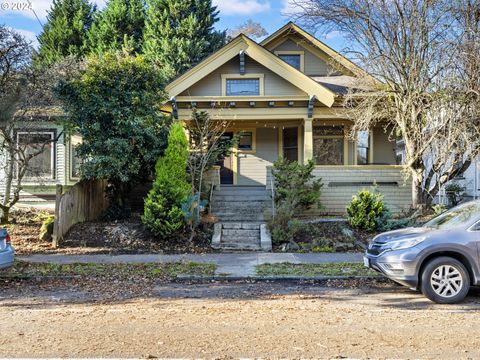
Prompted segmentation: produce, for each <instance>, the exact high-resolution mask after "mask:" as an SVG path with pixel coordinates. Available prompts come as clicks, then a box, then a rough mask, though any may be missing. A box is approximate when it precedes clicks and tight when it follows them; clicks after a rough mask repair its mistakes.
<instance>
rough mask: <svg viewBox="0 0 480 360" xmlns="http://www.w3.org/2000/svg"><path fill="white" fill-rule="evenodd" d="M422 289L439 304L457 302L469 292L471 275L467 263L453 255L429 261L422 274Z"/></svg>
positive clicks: (424, 293)
mask: <svg viewBox="0 0 480 360" xmlns="http://www.w3.org/2000/svg"><path fill="white" fill-rule="evenodd" d="M420 289H421V291H422V293H423V295H425V296H426V297H427V298H429V299H430V300H432V301H433V302H436V303H439V304H455V303H458V302H460V301H462V300H463V299H465V297H466V296H467V294H468V290H469V289H470V275H469V274H468V271H467V269H466V268H465V265H463V264H462V263H461V262H460V261H458V260H457V259H454V258H451V257H443V256H442V257H438V258H435V259H433V260H431V261H429V262H428V263H427V265H426V266H425V267H424V269H423V271H422V274H421V284H420Z"/></svg>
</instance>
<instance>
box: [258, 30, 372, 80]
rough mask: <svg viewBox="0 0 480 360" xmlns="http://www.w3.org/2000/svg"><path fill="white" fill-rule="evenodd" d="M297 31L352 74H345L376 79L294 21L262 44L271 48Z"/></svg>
mask: <svg viewBox="0 0 480 360" xmlns="http://www.w3.org/2000/svg"><path fill="white" fill-rule="evenodd" d="M292 33H296V34H298V35H300V36H301V37H303V38H304V39H305V40H307V41H308V42H309V43H310V44H312V45H313V46H314V47H316V48H318V49H319V50H321V51H322V52H324V53H325V54H326V55H327V56H328V57H330V58H332V59H333V60H334V61H335V62H336V63H338V64H339V65H341V66H342V67H344V68H345V69H347V70H348V71H349V72H351V73H352V74H345V75H358V74H363V75H367V76H369V77H371V78H372V79H374V78H373V77H372V76H371V75H370V74H368V73H367V72H366V71H365V70H363V69H362V68H361V67H360V66H358V65H357V64H355V63H354V62H352V61H351V60H349V59H347V58H346V57H345V56H343V55H341V54H340V53H338V52H337V51H335V50H333V49H332V48H331V47H330V46H328V45H327V44H325V43H323V42H321V41H320V40H318V39H317V38H316V37H315V36H313V35H311V34H310V33H308V32H307V31H305V30H303V29H302V28H301V27H299V26H298V25H295V24H294V23H293V22H291V21H290V22H289V23H287V24H286V25H284V26H282V27H281V28H280V29H278V30H277V31H275V32H274V33H273V34H271V35H270V36H268V37H267V38H265V39H264V40H263V41H262V42H261V43H260V45H261V46H262V47H265V48H267V49H268V48H269V45H270V44H272V43H274V42H276V40H278V39H280V38H281V37H285V36H286V35H288V34H292Z"/></svg>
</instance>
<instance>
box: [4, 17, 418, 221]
mask: <svg viewBox="0 0 480 360" xmlns="http://www.w3.org/2000/svg"><path fill="white" fill-rule="evenodd" d="M357 74H365V73H364V72H363V70H362V69H360V68H359V67H358V66H357V65H355V64H354V63H352V62H351V61H349V60H348V59H346V58H345V57H343V56H342V55H340V54H339V53H337V52H335V51H334V50H333V49H331V48H330V47H328V46H327V45H325V44H324V43H322V42H321V41H319V40H318V39H316V38H315V37H313V36H312V35H310V34H309V33H307V32H306V31H304V30H303V29H301V28H300V27H298V26H296V25H295V24H293V23H288V24H287V25H285V26H284V27H282V28H281V29H279V30H278V31H276V32H275V33H273V34H272V35H270V36H269V37H268V38H266V39H265V40H263V41H262V42H260V43H257V42H255V41H253V40H251V39H249V38H248V37H247V36H244V35H239V36H238V37H236V38H235V39H233V40H232V41H230V42H229V43H228V44H227V45H225V46H224V47H223V48H221V49H220V50H218V51H217V52H215V53H214V54H212V55H211V56H209V57H208V58H206V59H205V60H204V61H202V62H201V63H199V64H198V65H196V66H194V67H193V68H191V69H190V70H189V71H187V72H186V73H184V74H183V75H181V76H180V77H178V78H177V79H175V80H174V81H173V82H171V83H170V84H169V85H168V86H167V88H166V90H167V92H168V93H169V96H170V99H171V100H170V102H169V103H168V104H166V110H168V111H170V112H172V113H173V115H174V116H176V117H177V118H178V119H180V120H181V121H184V122H186V123H187V124H188V121H189V119H190V117H191V114H192V108H197V109H198V110H199V111H206V112H208V113H209V114H210V115H211V117H212V118H214V119H221V120H227V121H228V123H229V128H228V129H227V131H226V133H225V136H233V134H234V133H236V132H241V133H242V134H243V136H242V137H241V140H240V142H239V144H238V146H237V148H236V149H233V152H232V155H231V156H230V157H228V158H225V159H224V160H223V161H221V163H220V164H219V166H218V167H216V168H215V169H214V170H213V171H212V172H211V174H210V178H211V179H212V182H214V184H215V185H217V186H216V187H217V189H218V188H222V189H226V191H228V190H229V191H233V192H235V193H238V191H242V194H247V196H248V194H250V193H252V194H253V193H255V192H262V191H263V194H265V193H267V194H269V193H270V192H271V191H272V185H273V184H272V180H271V176H270V170H271V166H272V164H273V162H274V161H275V160H276V159H278V157H279V156H283V157H284V158H286V159H289V160H294V161H300V162H306V161H307V160H309V159H313V160H314V161H315V164H316V168H315V170H314V174H315V176H317V177H321V178H322V182H323V184H324V186H323V192H322V198H321V202H322V205H323V208H322V209H321V210H319V211H321V212H323V213H330V214H332V213H333V214H343V213H344V211H345V206H346V204H347V203H348V202H349V201H350V199H351V197H352V195H353V194H355V193H356V192H357V191H358V190H360V189H363V188H369V187H370V186H372V185H374V184H376V185H377V186H378V189H379V191H381V192H382V194H383V195H384V197H385V201H386V204H387V205H388V207H389V208H390V210H391V211H393V212H399V211H402V210H404V209H406V208H408V207H409V206H410V204H411V186H410V184H409V183H407V182H406V181H405V180H404V178H403V176H402V170H403V167H402V166H399V165H397V156H396V141H395V139H389V135H388V134H387V133H385V131H384V129H383V127H381V126H379V127H376V128H373V129H370V131H368V132H361V133H358V134H357V136H356V139H355V140H352V138H351V137H348V136H347V134H348V133H349V128H350V127H351V126H352V124H353V123H354V122H355V119H351V118H349V117H348V116H347V115H346V112H345V111H344V109H343V107H342V104H343V101H342V100H343V99H342V97H343V96H344V95H345V94H346V93H347V92H348V91H349V89H350V88H354V87H355V79H356V76H357ZM62 115H63V114H62V113H61V111H55V112H53V113H52V114H48V116H46V118H45V119H39V122H38V128H39V130H38V134H37V135H38V136H37V137H38V139H40V140H41V141H42V142H44V141H45V139H46V138H58V140H57V141H56V142H55V143H52V146H47V147H46V148H45V153H44V154H42V155H41V156H39V157H38V158H36V159H35V161H34V166H35V167H36V174H37V175H38V174H41V176H40V177H38V176H36V177H32V178H31V179H30V178H28V176H27V179H26V181H25V187H24V193H23V197H24V199H28V198H30V199H32V200H38V199H47V200H48V199H49V198H50V199H52V198H53V197H54V194H55V185H56V184H62V185H72V184H74V183H75V182H76V181H78V166H79V164H80V160H79V159H78V157H77V156H76V154H75V145H76V144H77V143H78V142H79V141H81V140H80V139H77V138H76V137H72V138H67V137H65V136H63V132H62V131H63V128H62V127H61V125H57V123H58V121H56V119H59V118H61V116H62ZM31 135H32V134H29V136H28V137H26V138H25V139H23V137H22V136H23V135H22V134H21V133H18V134H17V136H18V141H27V138H28V139H30V137H31ZM34 138H35V137H34ZM40 140H39V141H40ZM28 141H32V140H31V139H30V140H28ZM2 173H3V166H0V193H1V194H3V192H4V191H3V190H4V188H5V182H4V176H3V174H2ZM232 187H233V189H232ZM262 189H263V190H262Z"/></svg>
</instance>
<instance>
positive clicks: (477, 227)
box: [472, 221, 480, 231]
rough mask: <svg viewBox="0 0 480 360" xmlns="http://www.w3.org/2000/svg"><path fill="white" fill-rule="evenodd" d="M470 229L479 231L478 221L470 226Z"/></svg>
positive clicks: (479, 223)
mask: <svg viewBox="0 0 480 360" xmlns="http://www.w3.org/2000/svg"><path fill="white" fill-rule="evenodd" d="M472 231H480V221H479V222H477V223H476V224H475V225H473V226H472Z"/></svg>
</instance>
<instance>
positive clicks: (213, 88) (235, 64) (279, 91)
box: [180, 56, 306, 96]
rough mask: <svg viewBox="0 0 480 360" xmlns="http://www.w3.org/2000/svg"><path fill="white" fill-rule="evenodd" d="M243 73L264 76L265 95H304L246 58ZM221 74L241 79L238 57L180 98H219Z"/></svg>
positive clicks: (220, 93)
mask: <svg viewBox="0 0 480 360" xmlns="http://www.w3.org/2000/svg"><path fill="white" fill-rule="evenodd" d="M245 73H246V74H264V84H265V95H273V96H282V95H293V96H298V95H306V93H305V92H303V91H302V90H300V89H299V88H297V87H296V86H294V85H292V84H291V83H289V82H288V81H286V80H284V79H283V78H281V77H280V76H278V75H277V74H275V73H274V72H272V71H271V70H269V69H267V68H266V67H264V66H262V65H260V64H259V63H258V62H256V61H255V60H252V59H251V58H249V57H248V56H245ZM222 74H238V76H239V78H240V77H241V75H240V59H239V56H236V57H235V58H233V59H232V60H230V61H228V62H226V63H225V64H224V65H222V66H220V67H219V68H218V69H217V70H215V71H213V72H212V73H210V74H208V75H207V76H206V77H204V78H203V79H202V80H200V81H199V82H197V83H196V84H195V85H193V86H192V87H190V88H189V89H188V90H185V91H184V92H183V93H181V94H180V96H221V95H222Z"/></svg>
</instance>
